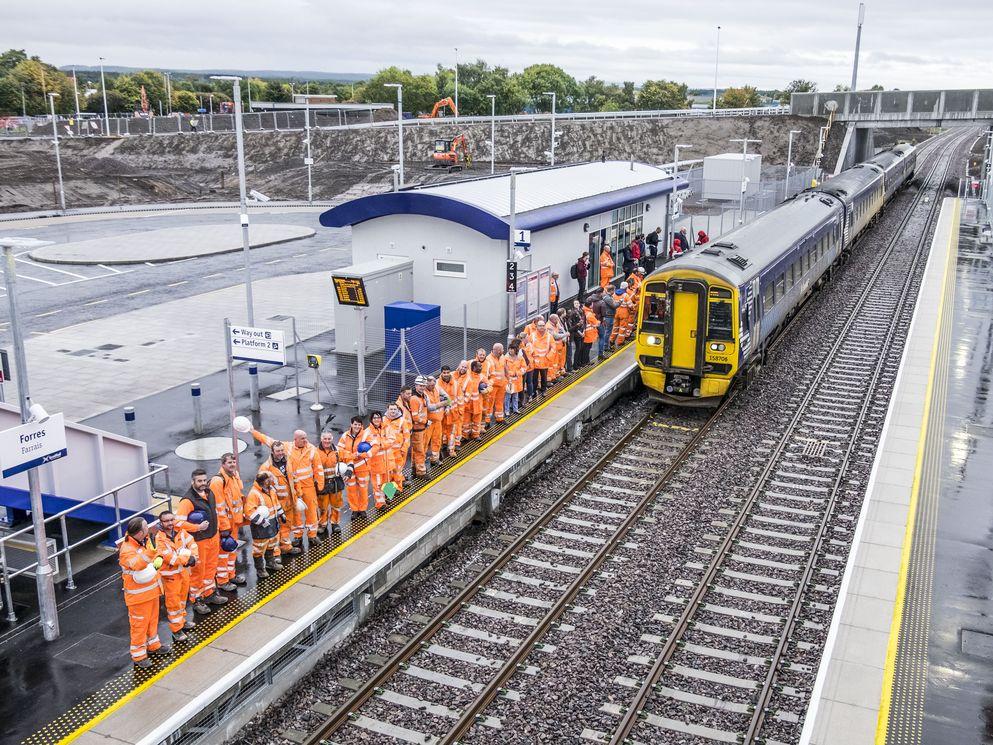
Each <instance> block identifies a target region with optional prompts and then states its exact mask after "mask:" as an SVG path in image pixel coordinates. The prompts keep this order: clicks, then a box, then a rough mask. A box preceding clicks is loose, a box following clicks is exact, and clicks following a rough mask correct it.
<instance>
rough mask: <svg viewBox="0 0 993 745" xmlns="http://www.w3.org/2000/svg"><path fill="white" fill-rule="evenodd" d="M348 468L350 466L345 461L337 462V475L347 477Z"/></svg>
mask: <svg viewBox="0 0 993 745" xmlns="http://www.w3.org/2000/svg"><path fill="white" fill-rule="evenodd" d="M349 468H351V466H349V465H348V464H347V463H339V464H338V475H339V476H345V477H347V476H348V470H349Z"/></svg>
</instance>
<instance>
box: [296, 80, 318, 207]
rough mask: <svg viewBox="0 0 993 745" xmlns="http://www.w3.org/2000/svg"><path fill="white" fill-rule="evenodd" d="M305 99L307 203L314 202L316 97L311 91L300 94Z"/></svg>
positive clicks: (304, 127) (304, 126) (304, 160)
mask: <svg viewBox="0 0 993 745" xmlns="http://www.w3.org/2000/svg"><path fill="white" fill-rule="evenodd" d="M300 98H302V99H303V102H304V107H303V129H304V133H305V139H304V143H305V144H306V145H307V155H306V156H304V159H303V162H304V164H305V165H306V166H307V204H313V203H314V179H313V173H312V168H313V166H314V158H313V156H312V155H311V153H310V99H311V98H315V96H311V95H310V94H309V93H307V94H305V95H303V96H300Z"/></svg>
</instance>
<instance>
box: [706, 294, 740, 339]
mask: <svg viewBox="0 0 993 745" xmlns="http://www.w3.org/2000/svg"><path fill="white" fill-rule="evenodd" d="M731 307H732V306H731V303H726V302H711V303H710V312H709V313H708V315H707V338H708V339H733V338H734V329H733V328H732V327H731Z"/></svg>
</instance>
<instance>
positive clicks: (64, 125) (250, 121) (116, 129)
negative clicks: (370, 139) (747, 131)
mask: <svg viewBox="0 0 993 745" xmlns="http://www.w3.org/2000/svg"><path fill="white" fill-rule="evenodd" d="M789 113H790V107H789V106H771V107H764V108H763V107H756V108H745V109H717V110H716V111H713V110H711V109H659V110H651V111H591V112H570V113H557V114H556V115H555V119H556V121H558V122H570V121H573V122H583V121H601V120H603V121H606V120H617V119H625V120H631V119H686V118H690V119H713V118H728V117H753V116H785V115H788V114H789ZM242 117H243V119H242V123H243V125H244V128H245V130H246V131H249V132H251V131H265V130H268V131H284V130H288V131H293V130H302V129H303V128H304V117H305V114H304V110H303V109H299V110H293V111H266V112H252V113H245V114H242ZM190 119H191V117H189V116H187V115H180V114H172V115H170V116H152V117H147V118H146V117H120V116H112V117H110V119H109V120H108V121H109V130H107V131H109V132H110V136H111V137H127V136H131V135H166V134H180V133H186V134H190V133H194V130H193V129H192V128H191V126H190ZM310 119H311V127H313V128H316V129H353V128H368V127H395V126H397V124H396V120H395V119H382V120H379V121H376V119H375V116H374V111H373V110H372V109H370V110H369V111H352V110H346V111H342V110H331V111H328V110H321V109H311V110H310ZM494 119H495V120H496V122H497V123H498V124H501V123H512V122H549V121H550V119H551V114H510V115H504V116H497V117H489V116H463V117H459V118H458V119H455V118H454V117H445V118H440V119H422V118H419V117H413V118H410V119H406V118H405V119H404V122H403V124H404V126H405V127H406V126H431V125H435V124H439V123H442V124H444V123H452V122H457V123H459V124H488V123H490V122H491V121H493V120H494ZM2 121H3V126H0V134H3V135H7V136H14V137H51V136H52V122H51V117H49V116H43V117H9V118H7V119H4V120H2ZM197 122H198V126H197V128H196V131H195V132H196V133H202V132H233V131H234V114H201V115H197ZM58 123H59V134H60V135H65V136H70V137H84V136H91V137H100V136H104V133H105V129H104V118H103V117H102V116H97V117H82V118H76V117H73V118H72V122H71V123H70V117H64V116H59V117H58Z"/></svg>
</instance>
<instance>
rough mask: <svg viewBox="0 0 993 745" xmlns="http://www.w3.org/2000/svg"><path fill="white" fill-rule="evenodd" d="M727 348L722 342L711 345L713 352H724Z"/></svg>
mask: <svg viewBox="0 0 993 745" xmlns="http://www.w3.org/2000/svg"><path fill="white" fill-rule="evenodd" d="M725 349H727V347H726V346H724V345H723V344H720V343H716V344H711V345H710V351H711V352H723V351H724V350H725Z"/></svg>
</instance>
